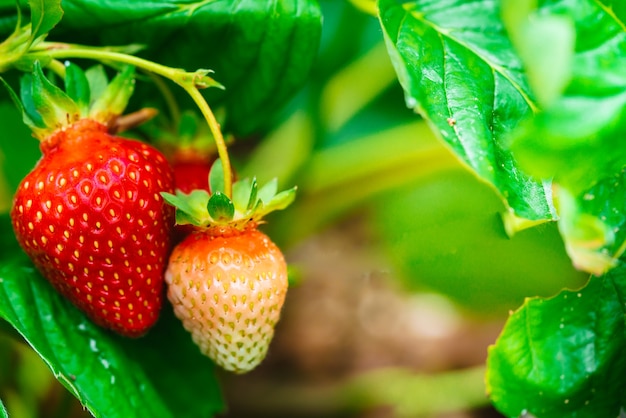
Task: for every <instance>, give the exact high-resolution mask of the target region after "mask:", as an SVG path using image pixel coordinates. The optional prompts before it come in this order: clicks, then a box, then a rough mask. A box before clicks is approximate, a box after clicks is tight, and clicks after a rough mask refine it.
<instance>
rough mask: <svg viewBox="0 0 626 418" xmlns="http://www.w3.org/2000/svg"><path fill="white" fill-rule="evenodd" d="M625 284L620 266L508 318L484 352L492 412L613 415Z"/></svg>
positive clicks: (620, 375)
mask: <svg viewBox="0 0 626 418" xmlns="http://www.w3.org/2000/svg"><path fill="white" fill-rule="evenodd" d="M625 283H626V268H625V267H624V266H621V267H619V268H616V269H614V270H612V271H611V272H610V273H609V274H608V275H606V276H604V277H592V279H591V280H590V282H589V283H588V284H587V286H586V287H585V288H584V289H581V290H579V291H570V290H565V291H562V292H561V293H560V294H559V295H557V296H556V297H554V298H552V299H538V298H534V299H528V300H527V301H526V303H525V304H524V305H523V306H522V307H521V308H520V309H519V310H518V311H516V312H515V313H513V314H512V315H511V317H510V318H509V320H508V322H507V324H506V326H505V328H504V331H503V332H502V334H501V335H500V337H499V338H498V340H497V342H496V344H495V345H494V346H492V347H490V349H489V356H488V361H487V366H488V370H487V388H488V392H489V394H490V396H491V399H492V400H493V402H494V403H495V405H496V407H497V408H498V409H499V410H500V411H502V412H503V413H504V414H505V415H506V416H511V417H512V416H525V415H524V414H529V416H536V417H541V418H552V417H554V418H557V417H558V418H562V417H594V418H601V417H616V416H618V415H619V414H620V408H621V407H624V406H625V404H624V399H626V381H625V380H624V376H625V375H626V352H625V348H626V335H625V324H624V300H623V295H624V293H623V292H624V290H625V288H624V284H625Z"/></svg>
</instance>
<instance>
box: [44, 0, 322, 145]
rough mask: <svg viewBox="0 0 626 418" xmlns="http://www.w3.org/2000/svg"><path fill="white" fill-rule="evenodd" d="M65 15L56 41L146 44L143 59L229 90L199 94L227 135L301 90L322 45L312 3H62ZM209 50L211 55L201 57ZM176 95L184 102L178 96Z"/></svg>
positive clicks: (141, 89)
mask: <svg viewBox="0 0 626 418" xmlns="http://www.w3.org/2000/svg"><path fill="white" fill-rule="evenodd" d="M200 6H201V7H200ZM63 9H64V16H63V20H62V21H61V23H60V24H59V26H58V30H55V36H56V38H57V39H60V40H67V41H69V42H76V39H81V42H82V43H85V41H83V39H86V40H90V42H89V43H91V44H100V45H125V44H129V43H133V42H137V39H141V42H142V43H145V45H146V46H147V48H146V50H145V51H144V53H143V55H142V56H143V57H144V58H147V59H150V60H152V61H154V62H158V63H160V64H164V65H168V66H172V67H176V68H194V69H195V68H211V69H213V70H214V71H215V75H216V79H217V80H219V81H220V83H221V84H223V85H224V86H225V87H226V90H225V91H222V90H219V89H209V90H203V94H204V95H206V97H207V98H208V99H209V104H210V105H211V107H212V108H214V109H217V108H220V107H221V108H224V110H225V114H226V119H225V121H224V124H223V126H224V129H225V130H226V131H233V132H235V133H236V134H237V135H239V136H241V135H246V134H249V133H251V132H254V131H255V130H258V129H259V128H260V127H264V126H267V124H268V121H269V120H271V117H270V116H271V114H272V113H274V112H276V111H278V110H280V109H281V108H282V107H283V106H284V105H285V104H286V102H287V101H288V100H289V99H290V98H291V97H292V96H293V94H294V93H295V92H296V91H297V90H298V89H299V88H300V87H301V86H302V84H303V83H304V82H305V81H306V80H307V77H308V75H309V72H310V68H311V65H312V63H313V61H314V58H315V56H316V54H317V51H318V46H319V42H320V39H321V28H322V25H321V24H322V22H321V20H322V16H321V10H320V5H319V4H318V2H317V1H315V0H271V1H258V0H242V1H234V0H226V1H209V2H181V1H157V0H143V1H140V2H128V1H127V0H109V1H105V2H101V1H93V0H64V1H63ZM76 34H79V38H76ZM207 45H210V49H211V52H210V53H198V51H206V47H207ZM137 90H138V91H137V99H138V100H139V101H144V102H145V101H149V100H150V101H152V100H154V98H155V96H157V95H156V94H155V90H154V89H153V88H152V87H149V86H147V85H143V83H142V85H140V86H138V89H137ZM174 94H175V95H176V96H177V98H182V100H180V102H181V103H185V102H186V99H187V98H186V97H185V93H184V92H183V91H181V90H178V89H177V90H174Z"/></svg>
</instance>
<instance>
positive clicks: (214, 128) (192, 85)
mask: <svg viewBox="0 0 626 418" xmlns="http://www.w3.org/2000/svg"><path fill="white" fill-rule="evenodd" d="M39 47H40V48H42V49H39V50H38V51H33V52H31V53H29V54H28V55H30V56H32V57H41V58H44V57H46V58H53V59H68V58H86V59H93V60H97V61H103V62H105V61H111V62H117V63H123V64H129V65H132V66H134V67H137V68H141V69H142V70H145V71H148V72H151V73H154V74H157V75H160V76H162V77H165V78H167V79H169V80H171V81H173V82H175V83H176V84H178V85H179V86H181V87H182V88H183V89H184V90H185V91H186V92H187V94H189V96H190V97H191V98H192V100H193V101H194V102H195V103H196V105H197V106H198V108H199V109H200V112H202V115H203V116H204V118H205V119H206V121H207V123H208V125H209V129H210V130H211V133H212V134H213V138H214V140H215V145H216V147H217V153H218V155H219V157H220V159H221V160H222V165H223V169H224V193H225V194H226V196H228V197H231V196H232V172H231V164H230V159H229V156H228V149H227V146H226V141H225V140H224V136H223V135H222V131H221V128H220V125H219V123H218V122H217V119H216V118H215V115H214V114H213V111H212V110H211V108H210V106H209V104H208V103H207V102H206V99H205V98H204V96H202V94H201V93H200V91H199V88H207V87H221V85H220V84H219V83H218V82H217V81H215V80H213V79H212V78H211V77H209V76H208V75H207V74H208V73H209V71H208V70H197V71H196V72H193V73H190V72H186V71H184V70H181V69H177V68H171V67H167V66H164V65H161V64H157V63H155V62H152V61H149V60H146V59H143V58H139V57H136V56H133V55H128V54H125V53H121V52H116V51H110V50H104V49H97V48H89V47H83V46H76V45H70V44H62V43H51V44H48V43H45V42H42V43H41V44H40V45H39ZM46 47H47V48H46Z"/></svg>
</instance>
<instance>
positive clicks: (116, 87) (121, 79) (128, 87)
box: [88, 65, 135, 124]
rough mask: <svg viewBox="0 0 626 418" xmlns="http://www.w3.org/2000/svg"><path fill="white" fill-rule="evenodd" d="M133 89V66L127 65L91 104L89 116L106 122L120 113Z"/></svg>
mask: <svg viewBox="0 0 626 418" xmlns="http://www.w3.org/2000/svg"><path fill="white" fill-rule="evenodd" d="M134 89H135V67H133V66H131V65H128V66H125V67H124V68H123V70H122V71H121V72H120V73H118V74H117V75H116V76H115V78H114V79H113V80H112V81H111V83H110V84H109V85H108V86H107V88H106V89H105V90H104V92H103V93H102V95H100V96H99V97H98V98H97V99H96V100H95V101H94V102H93V104H92V105H91V109H90V110H89V115H88V116H89V117H90V118H92V119H95V120H97V121H99V122H102V123H104V124H108V123H109V122H110V121H111V120H113V119H114V118H115V117H117V116H119V115H121V114H122V113H123V112H124V109H126V106H127V105H128V101H129V100H130V97H131V96H132V94H133V91H134Z"/></svg>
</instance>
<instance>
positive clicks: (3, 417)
mask: <svg viewBox="0 0 626 418" xmlns="http://www.w3.org/2000/svg"><path fill="white" fill-rule="evenodd" d="M0 418H9V414H7V410H6V408H5V407H4V404H3V403H2V399H0Z"/></svg>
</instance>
